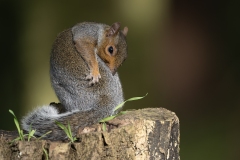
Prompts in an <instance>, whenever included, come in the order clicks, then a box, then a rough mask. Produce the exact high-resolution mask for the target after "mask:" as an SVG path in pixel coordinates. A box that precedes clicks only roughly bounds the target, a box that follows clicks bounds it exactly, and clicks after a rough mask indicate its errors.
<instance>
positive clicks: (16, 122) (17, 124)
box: [13, 118, 21, 133]
mask: <svg viewBox="0 0 240 160" xmlns="http://www.w3.org/2000/svg"><path fill="white" fill-rule="evenodd" d="M13 120H14V123H15V125H16V127H17V130H18V133H21V130H20V126H19V123H18V120H17V119H16V118H14V119H13Z"/></svg>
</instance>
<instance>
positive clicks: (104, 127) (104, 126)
mask: <svg viewBox="0 0 240 160" xmlns="http://www.w3.org/2000/svg"><path fill="white" fill-rule="evenodd" d="M106 128H107V126H106V123H105V122H103V124H102V130H103V131H106V130H107V129H106Z"/></svg>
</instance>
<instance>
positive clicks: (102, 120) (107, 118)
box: [99, 115, 117, 122]
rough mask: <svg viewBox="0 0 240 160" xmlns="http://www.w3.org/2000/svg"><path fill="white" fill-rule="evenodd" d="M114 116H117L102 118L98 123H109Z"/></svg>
mask: <svg viewBox="0 0 240 160" xmlns="http://www.w3.org/2000/svg"><path fill="white" fill-rule="evenodd" d="M116 116H117V115H114V116H110V117H106V118H103V119H101V120H100V121H99V122H107V121H110V120H112V119H113V118H115V117H116Z"/></svg>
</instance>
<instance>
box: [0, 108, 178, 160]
mask: <svg viewBox="0 0 240 160" xmlns="http://www.w3.org/2000/svg"><path fill="white" fill-rule="evenodd" d="M14 133H15V132H14ZM11 135H13V134H10V132H7V131H0V160H5V159H6V160H13V159H23V160H28V159H36V160H37V159H39V160H42V159H46V154H45V152H44V150H45V151H46V152H47V156H48V157H49V159H53V160H55V159H56V160H65V159H66V160H68V159H74V160H75V159H76V160H77V159H79V160H80V159H81V160H85V159H86V160H88V159H91V160H99V159H102V160H115V159H116V160H117V159H120V160H122V159H124V160H125V159H126V160H128V159H129V160H135V159H136V160H153V159H154V160H155V159H156V160H180V156H179V140H180V137H179V136H180V132H179V120H178V117H177V116H176V115H175V113H174V112H171V111H169V110H167V109H164V108H145V109H140V110H132V111H127V112H126V114H124V115H121V116H118V117H116V118H115V119H113V120H111V121H109V122H107V131H102V124H96V125H93V126H90V127H85V128H83V129H79V133H78V134H77V138H78V139H79V141H78V142H75V143H73V144H71V143H69V142H51V141H46V140H39V141H36V140H33V141H30V142H27V141H18V142H16V143H14V144H9V143H8V142H9V141H10V140H12V139H13V137H12V136H11ZM14 138H15V137H14Z"/></svg>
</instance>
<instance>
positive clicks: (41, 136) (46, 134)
mask: <svg viewBox="0 0 240 160" xmlns="http://www.w3.org/2000/svg"><path fill="white" fill-rule="evenodd" d="M51 132H52V131H48V132H47V133H45V134H43V135H42V136H41V137H39V138H37V140H40V139H42V138H43V137H44V136H46V135H47V134H49V133H51Z"/></svg>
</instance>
